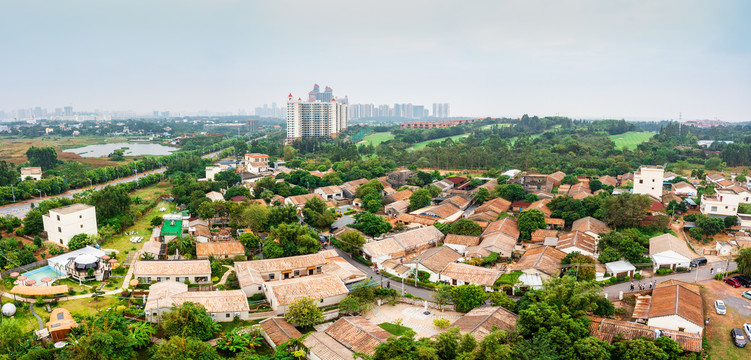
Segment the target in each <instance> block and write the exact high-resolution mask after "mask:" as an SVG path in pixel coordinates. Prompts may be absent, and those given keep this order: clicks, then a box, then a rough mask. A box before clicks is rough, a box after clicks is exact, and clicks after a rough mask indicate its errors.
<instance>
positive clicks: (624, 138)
mask: <svg viewBox="0 0 751 360" xmlns="http://www.w3.org/2000/svg"><path fill="white" fill-rule="evenodd" d="M654 134H655V133H654V132H639V131H629V132H627V133H624V134H620V135H610V140H613V142H615V148H616V149H621V148H623V147H624V146H625V147H627V148H628V149H629V150H634V149H636V146H637V145H639V144H641V143H643V142H645V141H647V140H649V138H651V137H652V135H654Z"/></svg>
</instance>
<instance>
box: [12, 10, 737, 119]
mask: <svg viewBox="0 0 751 360" xmlns="http://www.w3.org/2000/svg"><path fill="white" fill-rule="evenodd" d="M749 16H751V1H744V0H738V1H717V0H713V1H687V0H678V1H663V0H661V1H613V0H607V1H605V0H597V1H558V0H555V1H553V0H551V1H530V0H519V1H500V0H491V1H467V0H463V1H436V0H430V1H427V0H426V1H412V0H398V1H389V0H378V1H353V0H349V1H347V0H343V1H326V0H315V1H279V0H266V1H220V0H212V1H192V0H179V1H153V0H150V1H135V0H129V1H99V0H97V1H93V0H92V1H59V0H51V1H10V0H8V1H5V0H3V4H2V5H0V110H5V111H10V110H13V109H17V108H27V107H33V106H42V107H47V108H49V109H50V110H51V109H54V108H55V107H62V106H66V105H72V106H73V107H74V109H75V110H93V109H95V108H96V109H107V110H135V111H138V112H151V111H152V110H170V111H173V112H180V111H197V110H210V111H233V112H236V111H237V110H238V109H241V108H242V109H247V110H249V111H252V109H253V108H254V107H255V106H259V105H261V104H263V103H271V102H274V101H275V102H277V103H279V104H282V103H283V102H284V101H286V96H287V94H288V93H290V92H291V93H292V94H293V95H295V97H297V96H301V97H302V96H304V95H305V94H306V93H307V92H308V91H310V89H311V88H312V85H313V84H314V83H318V84H320V85H321V86H322V87H323V86H326V85H329V86H331V87H333V88H334V95H335V96H344V95H348V96H349V99H350V102H351V103H373V104H376V105H378V104H391V105H393V104H394V103H408V102H411V103H413V104H424V105H426V106H428V107H430V105H431V104H432V103H434V102H448V103H450V104H451V113H452V115H466V116H513V117H517V116H520V115H521V114H524V113H529V114H537V115H555V114H560V115H567V116H572V117H577V118H581V117H585V118H599V117H613V118H626V119H641V118H652V119H671V118H672V119H677V118H678V113H679V112H682V113H683V119H684V120H685V119H706V118H708V119H713V118H719V119H721V120H726V121H748V120H751V116H749V114H751V21H749V20H748V19H749ZM431 110H432V109H431Z"/></svg>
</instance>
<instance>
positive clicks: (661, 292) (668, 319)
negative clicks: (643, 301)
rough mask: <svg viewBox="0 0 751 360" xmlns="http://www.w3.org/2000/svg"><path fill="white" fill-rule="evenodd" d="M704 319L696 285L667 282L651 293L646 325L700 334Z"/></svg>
mask: <svg viewBox="0 0 751 360" xmlns="http://www.w3.org/2000/svg"><path fill="white" fill-rule="evenodd" d="M704 319H705V318H704V305H703V301H702V297H701V294H700V293H699V289H698V287H696V285H694V284H688V283H684V282H682V281H677V280H667V281H665V282H663V283H661V284H659V285H657V287H656V288H655V289H654V290H653V291H652V298H651V301H650V306H649V315H648V318H647V325H649V326H654V327H658V328H663V329H669V330H675V331H680V332H685V333H691V334H701V333H702V332H703V331H704Z"/></svg>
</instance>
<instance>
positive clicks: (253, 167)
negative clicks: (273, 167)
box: [245, 153, 269, 174]
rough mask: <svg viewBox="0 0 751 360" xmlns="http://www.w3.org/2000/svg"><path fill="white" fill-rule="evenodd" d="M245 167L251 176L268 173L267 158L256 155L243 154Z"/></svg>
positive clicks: (263, 155)
mask: <svg viewBox="0 0 751 360" xmlns="http://www.w3.org/2000/svg"><path fill="white" fill-rule="evenodd" d="M245 167H246V170H247V171H248V172H249V173H253V174H259V173H262V172H264V171H269V156H268V155H265V154H258V153H252V154H245Z"/></svg>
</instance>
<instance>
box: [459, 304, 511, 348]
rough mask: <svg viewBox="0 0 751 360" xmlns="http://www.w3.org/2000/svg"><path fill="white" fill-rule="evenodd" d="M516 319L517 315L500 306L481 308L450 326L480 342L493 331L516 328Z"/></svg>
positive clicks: (473, 310)
mask: <svg viewBox="0 0 751 360" xmlns="http://www.w3.org/2000/svg"><path fill="white" fill-rule="evenodd" d="M518 318H519V316H518V315H516V314H514V313H512V312H511V311H508V310H506V309H504V308H503V307H501V306H482V307H479V308H475V309H472V311H470V312H468V313H466V314H464V316H462V317H461V318H459V319H458V320H456V321H455V322H454V323H453V324H451V326H455V327H457V328H459V331H460V332H462V333H464V334H472V335H473V336H474V337H475V338H476V339H477V340H478V341H480V340H482V339H484V338H485V337H486V336H488V335H489V334H490V333H492V332H493V331H494V329H499V330H513V329H514V328H516V320H517V319H518Z"/></svg>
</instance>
